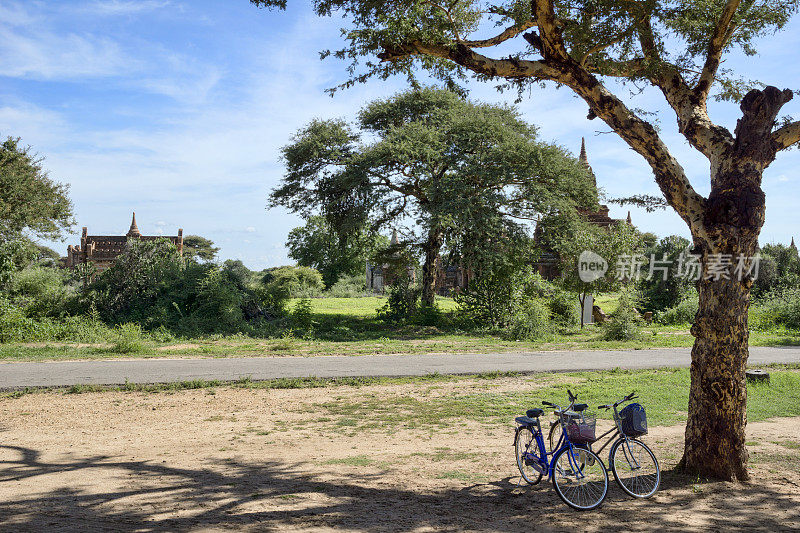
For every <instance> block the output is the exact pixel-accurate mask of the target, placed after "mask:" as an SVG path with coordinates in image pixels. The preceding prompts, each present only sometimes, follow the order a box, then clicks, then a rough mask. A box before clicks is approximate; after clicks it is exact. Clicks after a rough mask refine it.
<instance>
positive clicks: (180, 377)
mask: <svg viewBox="0 0 800 533" xmlns="http://www.w3.org/2000/svg"><path fill="white" fill-rule="evenodd" d="M689 363H690V355H689V349H687V348H664V349H655V350H619V351H569V352H566V351H565V352H526V353H504V354H503V353H487V354H447V355H442V354H440V355H375V356H352V357H348V356H342V357H339V356H326V357H247V358H228V359H123V360H119V359H118V360H115V361H69V362H41V363H2V364H0V389H12V388H21V387H56V386H70V385H76V384H93V385H117V384H123V383H125V381H126V380H127V381H129V382H131V383H168V382H175V381H184V380H193V379H206V380H212V379H217V380H224V381H234V380H237V379H241V378H246V377H250V378H251V379H253V380H263V379H272V378H297V377H311V376H315V377H326V378H327V377H342V376H423V375H427V374H432V373H434V372H438V373H440V374H474V373H478V372H492V371H501V372H543V371H550V372H563V371H576V370H607V369H611V368H616V367H619V368H628V369H630V368H658V367H664V366H671V367H677V366H684V367H686V366H689ZM767 363H800V347H785V348H750V365H751V366H753V365H761V364H767Z"/></svg>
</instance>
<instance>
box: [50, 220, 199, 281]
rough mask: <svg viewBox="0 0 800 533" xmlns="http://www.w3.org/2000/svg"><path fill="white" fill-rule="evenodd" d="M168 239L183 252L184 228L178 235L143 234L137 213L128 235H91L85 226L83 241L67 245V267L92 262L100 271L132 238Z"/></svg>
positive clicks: (108, 264)
mask: <svg viewBox="0 0 800 533" xmlns="http://www.w3.org/2000/svg"><path fill="white" fill-rule="evenodd" d="M156 239H167V240H168V241H171V242H172V243H174V244H175V246H176V247H177V248H178V253H180V254H183V229H179V230H178V235H177V236H163V235H142V234H141V232H140V231H139V228H138V227H137V226H136V213H134V214H133V220H132V221H131V227H130V229H129V230H128V233H127V234H126V235H89V234H88V231H87V228H86V227H85V226H84V228H83V233H82V234H81V243H80V245H78V246H73V245H71V244H70V245H69V246H68V247H67V257H66V262H65V263H64V264H65V266H66V267H67V268H71V267H76V266H78V265H82V264H86V263H92V264H93V265H94V267H95V268H96V269H97V271H98V272H102V271H104V270H107V269H109V268H110V267H111V266H112V265H113V264H114V261H116V259H117V256H119V255H120V254H121V253H122V252H124V251H125V249H126V248H127V247H128V243H129V242H130V241H131V240H141V241H154V240H156Z"/></svg>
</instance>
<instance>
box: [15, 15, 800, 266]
mask: <svg viewBox="0 0 800 533" xmlns="http://www.w3.org/2000/svg"><path fill="white" fill-rule="evenodd" d="M2 4H3V5H2V8H1V9H0V134H2V135H3V136H5V135H13V136H20V137H22V139H23V141H24V142H25V143H26V144H30V145H32V146H33V147H34V149H35V150H36V151H37V152H39V153H40V154H41V155H44V156H45V157H46V162H45V166H46V168H48V169H49V170H50V173H51V175H52V176H53V177H54V178H55V179H57V180H59V181H62V182H66V183H69V184H70V185H71V196H72V199H73V201H74V202H75V209H76V215H77V219H78V225H77V227H76V229H75V234H74V235H73V236H71V237H70V238H69V240H68V242H77V240H78V236H79V233H80V227H81V226H88V227H89V232H90V233H94V234H122V233H124V232H125V231H127V228H128V225H129V224H130V212H131V211H134V210H135V211H136V213H137V222H138V224H139V228H140V229H141V230H142V232H143V233H147V234H159V233H163V234H165V235H174V234H175V233H176V232H177V228H178V227H182V228H184V234H199V235H203V236H206V237H208V238H210V239H212V240H213V241H215V242H216V243H217V244H218V245H219V246H220V247H221V248H222V250H221V253H220V255H221V258H222V259H227V258H235V259H241V260H243V261H244V262H245V263H246V264H247V265H248V266H250V267H251V268H257V269H261V268H265V267H268V266H275V265H280V264H289V263H291V261H290V260H289V259H288V258H287V255H286V249H285V247H284V243H285V241H286V235H287V233H288V231H289V230H290V229H291V228H293V227H295V226H297V225H299V224H300V223H301V221H300V220H299V219H298V218H297V217H295V216H292V215H290V214H288V213H286V212H284V211H281V210H270V211H267V210H266V208H265V206H266V201H267V195H268V193H269V191H270V189H271V188H272V187H274V186H275V185H276V184H277V183H278V181H279V180H280V177H281V175H282V167H281V164H280V161H279V150H280V147H281V146H283V145H284V144H286V143H287V141H288V139H289V137H290V136H291V135H292V133H293V132H295V131H296V130H298V129H299V128H300V127H302V126H303V125H304V124H305V123H306V122H308V121H309V120H311V119H312V118H316V117H319V118H329V117H336V116H345V117H352V116H353V115H354V113H355V111H356V110H357V109H358V108H359V107H360V106H361V105H363V103H365V102H367V101H369V100H371V99H373V98H378V97H385V96H388V95H391V94H392V93H394V92H396V91H399V90H402V89H403V88H404V86H405V85H404V81H403V80H399V79H398V80H394V81H389V82H381V81H372V82H370V83H368V84H366V85H362V86H359V87H356V88H353V89H349V90H346V91H343V92H339V93H337V94H336V96H335V97H334V98H330V97H329V96H327V95H326V94H325V93H324V89H326V88H328V87H331V86H333V85H336V84H337V83H339V82H341V81H343V80H344V79H345V76H346V73H345V71H344V65H343V64H342V63H339V62H337V61H335V60H325V61H320V60H319V56H318V51H319V50H321V49H324V48H335V47H337V46H338V45H340V44H341V41H340V38H339V22H340V21H339V20H338V19H320V18H317V17H315V16H314V15H313V13H312V12H311V9H310V7H309V6H308V5H306V4H305V3H301V2H294V3H292V2H290V4H293V5H291V6H290V9H289V11H288V12H270V11H266V10H259V9H257V8H255V7H253V6H251V5H250V4H249V2H247V0H228V1H225V2H220V1H219V0H214V1H198V0H195V1H192V2H189V1H179V0H139V1H127V0H93V1H64V0H62V1H59V2H52V1H31V0H28V1H25V2H15V1H13V0H3V2H2ZM799 48H800V21H798V20H795V21H794V22H793V23H792V25H791V27H790V28H788V29H787V30H786V31H784V32H782V33H780V34H778V35H777V36H776V37H772V38H770V39H766V40H764V41H763V42H762V43H760V44H759V49H760V52H761V54H760V55H759V56H757V57H755V58H745V57H738V56H734V57H731V58H730V59H729V60H728V62H727V64H726V66H727V67H729V68H734V69H735V70H737V71H738V72H739V73H740V74H742V75H745V76H748V77H751V78H755V79H759V80H761V81H764V82H767V83H770V84H773V85H776V86H778V87H781V88H784V87H788V88H792V89H798V88H800V63H798V61H797V57H798V54H797V51H798V49H799ZM471 90H472V93H471V95H472V97H474V98H477V99H480V100H484V101H490V102H502V101H510V100H511V99H513V95H501V94H499V93H497V92H496V91H495V90H494V89H493V88H492V87H491V86H490V85H487V84H483V85H481V84H473V85H471ZM622 91H623V94H627V93H626V92H625V91H626V90H625V89H623V90H622ZM635 105H637V106H639V107H646V108H652V109H657V110H660V111H661V128H662V131H663V134H664V136H665V139H666V141H667V143H668V144H669V145H670V147H671V148H672V150H673V153H674V154H675V155H676V156H677V157H678V159H679V160H680V161H681V162H682V163H683V164H684V167H685V168H686V170H687V172H688V174H689V176H690V177H691V178H692V180H693V183H694V185H695V187H696V188H697V189H698V190H700V191H701V192H703V193H707V191H708V180H709V178H708V163H707V162H706V160H705V159H703V158H702V157H701V156H699V154H697V153H695V152H694V151H693V150H692V149H691V148H690V147H689V146H688V145H687V143H686V142H685V140H683V138H682V137H681V136H680V135H679V134H678V133H677V131H676V127H675V119H674V118H673V116H671V115H670V114H669V113H668V110H666V109H665V108H664V106H663V104H662V101H661V98H660V97H659V95H658V94H656V93H655V92H654V91H646V92H645V93H644V94H642V95H641V96H639V97H637V99H636V102H635ZM520 108H521V109H522V111H523V113H524V115H525V117H526V118H527V119H528V120H529V121H530V122H533V123H535V124H537V125H538V126H539V127H540V129H541V135H542V137H543V138H544V139H545V140H548V141H553V142H556V143H558V144H561V145H563V146H566V147H568V148H570V149H572V150H574V151H575V153H577V150H578V148H579V146H580V139H581V137H582V136H584V137H586V143H587V148H588V151H589V159H590V163H591V164H592V166H593V168H594V170H595V173H596V174H597V177H598V182H599V184H600V185H601V186H602V187H603V188H604V189H605V190H606V191H607V192H608V193H609V195H611V196H624V195H628V194H633V193H650V194H656V193H657V188H656V186H655V183H654V182H653V178H652V174H651V172H650V169H649V167H648V166H647V165H646V164H645V163H644V161H643V160H642V159H641V157H640V156H638V155H637V154H635V153H634V152H632V151H631V150H630V149H628V148H627V146H626V145H625V144H624V143H623V142H622V141H620V140H619V139H618V138H617V137H616V136H615V135H613V134H607V133H605V132H607V128H604V127H603V126H604V125H603V124H602V123H600V122H599V121H591V122H590V121H588V120H586V105H585V104H584V103H583V102H581V101H579V100H577V99H576V98H575V97H574V96H573V95H572V93H570V92H569V91H567V90H556V89H555V88H548V89H546V90H544V91H535V92H533V93H531V95H530V96H529V97H527V98H526V99H525V100H524V101H523V102H522V103H521V104H520ZM785 111H786V112H787V113H789V114H793V115H794V116H795V117H800V97H798V98H796V101H793V102H790V104H789V105H787V106H786V108H785ZM737 112H738V108H737V106H736V105H734V104H713V105H712V106H711V113H712V118H714V119H715V120H716V121H717V122H719V123H721V124H723V125H725V126H728V127H729V128H733V127H734V126H735V121H736V118H737V116H738V115H737ZM799 167H800V151H797V150H794V151H790V152H784V153H781V154H779V156H778V159H777V160H776V161H775V163H773V164H772V166H771V167H770V168H769V169H768V170H767V172H766V174H765V177H764V189H765V191H766V194H767V222H766V225H765V227H764V230H763V232H762V242H788V241H789V239H790V237H791V236H792V235H794V236H795V237H797V238H800V209H798V208H797V206H796V203H797V201H798V200H800V195H798V193H797V191H798V184H799V183H800V173H798V168H799ZM626 211H627V208H621V207H615V206H612V215H613V216H616V217H619V218H622V217H624V216H625V214H626ZM632 211H633V219H634V223H635V224H636V225H637V226H638V227H639V228H640V229H642V230H646V231H653V232H655V233H657V234H659V235H662V236H663V235H668V234H673V233H678V234H683V235H687V236H688V231H687V230H686V227H685V225H684V224H683V222H682V221H681V220H680V219H679V218H678V217H677V215H675V214H673V213H672V212H669V211H664V212H658V213H653V214H647V213H645V212H643V211H641V212H640V211H637V210H635V209H633V210H632ZM51 245H52V246H53V247H54V248H56V249H57V250H59V251H60V252H62V253H65V251H66V245H67V243H66V242H65V243H51Z"/></svg>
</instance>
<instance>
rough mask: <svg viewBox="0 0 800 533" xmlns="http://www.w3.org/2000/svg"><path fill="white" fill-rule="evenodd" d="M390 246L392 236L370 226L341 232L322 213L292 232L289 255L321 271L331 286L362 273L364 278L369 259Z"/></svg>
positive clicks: (290, 234) (329, 287)
mask: <svg viewBox="0 0 800 533" xmlns="http://www.w3.org/2000/svg"><path fill="white" fill-rule="evenodd" d="M388 245H389V239H387V238H386V237H384V236H382V235H379V234H377V233H374V232H370V231H368V229H367V228H366V227H361V228H354V229H352V230H351V231H349V232H347V233H342V234H339V233H337V232H336V231H335V230H334V229H333V228H331V226H330V224H328V222H327V221H326V220H325V217H322V216H312V217H310V218H308V219H307V220H306V223H305V225H304V226H300V227H298V228H294V229H293V230H292V231H290V232H289V238H288V240H287V241H286V246H287V248H289V257H291V258H292V259H294V260H295V261H297V264H298V265H301V266H307V267H312V268H315V269H316V270H318V271H319V272H320V273H321V274H322V279H323V281H324V282H325V286H326V287H327V288H328V289H331V288H332V287H333V286H334V285H335V284H336V283H337V282H338V281H339V280H340V279H342V278H343V277H347V276H357V275H359V274H362V278H363V272H364V266H365V265H366V263H367V261H368V260H372V258H373V256H374V255H375V253H376V252H377V251H378V250H380V249H383V248H386V247H387V246H388Z"/></svg>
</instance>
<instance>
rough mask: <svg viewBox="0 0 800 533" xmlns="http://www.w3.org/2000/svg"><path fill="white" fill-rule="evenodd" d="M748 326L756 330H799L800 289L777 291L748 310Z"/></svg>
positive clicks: (765, 296)
mask: <svg viewBox="0 0 800 533" xmlns="http://www.w3.org/2000/svg"><path fill="white" fill-rule="evenodd" d="M750 326H751V327H753V328H756V329H765V330H769V329H773V328H776V327H785V328H791V329H800V288H798V287H792V288H786V289H778V290H775V291H773V292H770V293H768V294H766V295H764V296H763V297H762V298H761V299H759V301H758V302H757V303H756V304H755V305H753V306H752V307H751V308H750Z"/></svg>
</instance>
